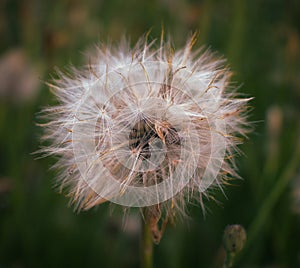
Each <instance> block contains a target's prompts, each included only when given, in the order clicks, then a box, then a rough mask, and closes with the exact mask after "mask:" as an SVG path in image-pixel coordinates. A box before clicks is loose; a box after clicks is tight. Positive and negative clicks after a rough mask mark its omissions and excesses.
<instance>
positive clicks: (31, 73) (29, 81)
mask: <svg viewBox="0 0 300 268" xmlns="http://www.w3.org/2000/svg"><path fill="white" fill-rule="evenodd" d="M38 89H39V80H38V72H37V71H36V70H35V68H34V65H33V64H32V62H30V61H29V59H28V58H27V56H26V53H25V51H24V50H22V49H10V50H8V51H7V52H5V53H4V54H3V55H1V56H0V101H1V100H4V101H12V102H15V103H24V102H26V101H30V100H33V99H34V98H35V96H36V95H37V92H38Z"/></svg>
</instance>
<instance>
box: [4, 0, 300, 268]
mask: <svg viewBox="0 0 300 268" xmlns="http://www.w3.org/2000/svg"><path fill="white" fill-rule="evenodd" d="M162 24H164V28H165V29H166V31H167V32H169V33H170V35H171V36H172V38H173V40H174V47H175V48H180V47H181V46H182V45H184V43H185V40H186V38H187V37H188V36H189V34H190V33H191V32H192V31H195V30H198V31H199V38H198V42H197V44H196V47H200V46H201V45H207V46H208V47H210V48H211V49H212V50H216V51H218V52H219V54H220V55H224V56H225V57H226V58H227V59H228V64H229V65H230V66H231V69H232V70H233V71H234V72H235V75H234V80H235V81H238V82H237V86H240V85H241V88H240V89H239V91H240V92H243V93H245V94H246V95H247V96H254V97H255V99H254V100H253V101H252V106H253V111H252V113H251V117H250V120H251V121H253V122H256V123H255V131H254V132H253V133H251V134H250V137H249V140H247V141H246V142H245V144H244V145H243V146H241V149H242V151H243V152H244V154H245V155H242V156H241V157H239V158H238V160H237V165H238V167H239V173H240V175H241V177H242V178H243V180H236V181H235V182H233V184H234V185H233V186H231V187H227V188H226V196H227V198H226V197H225V196H224V195H223V194H222V193H217V194H216V195H217V196H216V198H217V200H218V201H219V202H218V203H215V202H213V201H211V202H206V205H207V208H208V211H207V214H206V217H204V216H203V214H202V212H201V208H200V207H199V206H195V205H191V206H189V214H190V216H191V217H190V218H189V219H186V220H184V221H183V222H179V223H177V224H176V225H175V226H174V227H169V228H168V229H167V231H166V233H165V235H164V236H163V238H162V241H161V243H160V245H159V246H155V248H154V266H155V267H174V268H175V267H220V266H221V265H222V260H223V258H224V251H223V249H222V235H223V230H224V228H225V226H226V225H227V224H233V223H239V224H242V225H243V226H244V227H245V228H246V229H247V231H248V238H249V240H248V241H249V243H248V244H247V246H246V248H245V250H244V251H243V252H242V254H241V255H240V256H239V259H238V261H237V264H236V267H300V243H299V241H300V170H299V163H300V161H299V143H300V141H299V140H300V139H299V126H300V120H299V115H300V1H297V0H286V1H283V0H281V1H279V0H265V1H263V0H252V1H243V0H228V1H217V0H204V1H196V0H189V1H171V0H155V1H138V0H135V1H134V0H127V1H122V0H110V1H104V0H102V1H101V0H100V1H99V0H98V1H97V0H87V1H79V0H77V1H76V0H74V1H71V0H68V1H67V0H66V1H61V0H52V1H41V0H40V1H39V0H26V1H25V0H23V1H17V0H2V1H0V40H1V42H0V130H1V132H0V137H1V139H0V267H139V261H140V259H139V241H140V237H139V230H140V226H139V219H138V216H137V213H135V212H136V211H133V213H132V214H129V215H128V216H127V220H122V211H121V210H118V209H117V210H115V211H114V212H113V213H111V209H110V207H109V206H108V205H102V206H100V207H98V208H97V209H93V210H91V211H87V212H82V213H80V214H77V213H75V212H74V211H73V208H72V207H68V198H66V197H64V196H62V195H59V194H58V193H57V191H56V190H55V189H53V186H54V181H55V176H56V175H55V172H54V171H52V170H49V167H50V165H51V164H53V163H54V162H55V160H54V159H42V160H34V157H35V156H33V155H31V153H32V152H34V151H36V150H37V149H38V148H39V137H40V135H41V133H42V130H41V128H39V127H37V126H36V125H35V122H36V121H38V119H37V117H36V113H37V112H38V111H40V110H41V107H43V106H46V105H49V104H53V103H55V100H54V98H53V96H52V95H51V93H50V92H49V89H48V88H47V87H46V85H45V84H44V83H43V81H49V80H50V79H51V74H52V75H53V74H54V73H55V72H54V69H55V67H58V68H66V67H68V66H70V64H73V65H75V66H77V67H79V66H80V64H82V63H83V62H84V61H83V60H84V56H83V52H84V51H85V50H86V49H87V48H89V47H92V46H93V45H94V44H97V43H98V42H99V41H103V42H106V41H107V40H112V41H113V42H118V40H120V38H121V37H122V36H123V35H126V36H130V37H131V42H132V44H134V42H135V41H136V40H137V39H138V38H139V37H140V36H141V35H143V34H144V33H145V32H147V31H148V30H149V29H150V28H151V29H152V31H151V34H150V38H151V39H154V38H157V37H159V36H160V32H161V25H162ZM54 76H55V75H54Z"/></svg>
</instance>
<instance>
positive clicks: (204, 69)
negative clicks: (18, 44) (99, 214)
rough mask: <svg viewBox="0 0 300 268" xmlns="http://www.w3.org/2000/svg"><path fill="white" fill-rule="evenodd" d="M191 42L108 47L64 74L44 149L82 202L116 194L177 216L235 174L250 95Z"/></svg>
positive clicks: (129, 203) (123, 201)
mask: <svg viewBox="0 0 300 268" xmlns="http://www.w3.org/2000/svg"><path fill="white" fill-rule="evenodd" d="M193 43H194V38H192V39H190V40H189V41H188V42H187V44H186V46H185V47H184V48H183V49H182V50H178V51H173V50H172V49H171V48H170V47H171V46H170V42H161V45H160V47H159V48H158V49H155V48H154V47H155V43H154V42H152V43H148V42H147V40H145V39H141V40H140V41H139V42H138V43H137V45H136V46H135V47H134V48H133V49H130V46H129V44H128V43H126V42H123V43H122V44H121V45H120V47H117V48H113V47H105V46H101V47H98V48H97V52H96V53H95V55H93V56H92V57H91V60H89V64H88V65H87V66H86V67H85V68H83V69H81V70H75V69H74V70H72V74H71V75H66V74H64V73H59V76H60V78H59V79H58V80H56V81H54V83H53V85H51V87H52V90H53V92H54V94H55V95H56V98H57V100H58V102H59V103H58V105H57V106H55V107H51V108H47V109H45V111H44V114H45V116H46V118H47V119H48V123H46V124H45V129H46V134H45V137H44V138H45V139H46V140H50V141H51V144H50V145H49V146H48V147H46V148H43V149H42V152H43V153H44V154H45V155H55V156H58V161H57V163H56V164H55V168H57V169H59V170H60V174H59V175H58V180H57V181H58V185H60V186H61V187H62V188H63V189H66V190H67V192H68V194H69V195H70V197H71V198H72V201H73V202H74V203H75V204H76V207H77V208H78V209H89V208H91V207H93V206H96V205H98V204H101V203H103V202H105V201H107V200H108V201H111V202H113V203H117V204H120V205H122V206H125V207H151V206H152V207H156V206H157V205H160V209H162V210H164V212H165V213H166V214H168V216H170V215H171V214H172V213H173V211H177V212H179V213H184V210H185V205H186V203H187V202H189V201H191V200H195V199H196V200H198V201H199V202H200V203H201V204H202V197H203V196H208V195H210V194H209V193H210V192H211V191H210V190H211V189H215V188H216V187H218V188H221V189H222V188H223V185H225V184H226V180H227V178H228V177H230V176H237V175H236V173H235V165H234V157H233V156H234V155H235V154H236V152H238V151H237V145H238V144H240V143H241V142H242V139H241V138H240V137H242V136H245V135H246V133H247V131H248V124H247V121H246V114H245V112H246V111H247V102H248V101H249V99H247V98H239V97H238V95H237V94H236V93H235V91H234V88H233V87H232V86H231V84H230V77H231V72H230V71H229V70H228V68H226V67H225V66H224V61H223V60H220V59H215V58H214V56H213V54H212V53H211V52H209V51H208V50H206V51H205V50H204V49H200V50H198V51H195V52H193V51H192V45H193Z"/></svg>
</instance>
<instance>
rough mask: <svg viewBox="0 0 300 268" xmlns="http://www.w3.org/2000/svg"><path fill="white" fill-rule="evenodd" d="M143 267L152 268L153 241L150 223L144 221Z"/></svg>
mask: <svg viewBox="0 0 300 268" xmlns="http://www.w3.org/2000/svg"><path fill="white" fill-rule="evenodd" d="M141 242H142V243H141V253H142V268H152V255H153V242H152V235H151V229H150V225H149V223H147V222H146V220H143V221H142V241H141Z"/></svg>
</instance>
